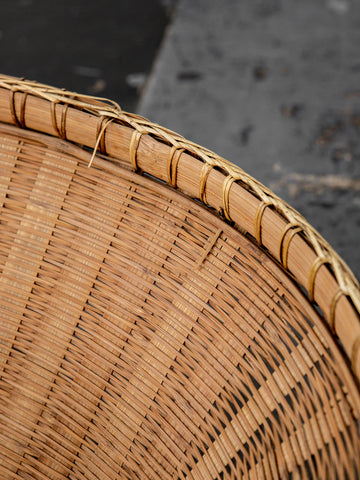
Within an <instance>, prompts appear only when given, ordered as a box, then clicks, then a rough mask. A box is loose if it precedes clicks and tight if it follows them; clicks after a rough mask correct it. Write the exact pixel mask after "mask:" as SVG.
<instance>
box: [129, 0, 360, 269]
mask: <svg viewBox="0 0 360 480" xmlns="http://www.w3.org/2000/svg"><path fill="white" fill-rule="evenodd" d="M359 52H360V2H358V1H357V0H318V1H314V0H302V1H301V2H299V1H297V0H266V1H265V0H262V1H261V0H241V1H239V0H222V1H221V2H219V1H218V0H179V2H178V7H177V9H176V12H175V15H174V20H173V23H172V25H171V28H170V29H169V30H168V33H167V35H166V37H165V39H164V41H163V43H162V48H161V51H160V53H159V55H158V58H157V60H156V62H155V64H154V68H153V73H152V75H151V77H150V81H149V82H148V84H147V88H146V90H145V92H144V94H143V96H142V99H141V101H140V104H139V107H138V112H139V113H140V114H143V115H145V116H146V117H149V118H150V119H151V120H152V121H154V122H157V123H160V124H162V125H165V126H167V127H168V128H170V129H173V130H175V131H177V132H179V133H181V134H183V135H184V136H185V137H187V138H189V139H191V140H193V141H195V142H197V143H200V144H202V145H204V146H206V147H208V148H210V149H212V150H214V151H215V152H216V153H218V154H219V155H221V156H224V157H226V158H227V159H228V160H230V161H232V162H234V163H236V164H238V165H239V166H240V167H242V168H243V169H244V170H246V171H247V172H248V173H250V174H252V175H253V176H254V177H256V178H257V179H258V180H260V181H261V182H262V183H264V184H266V185H267V186H269V187H270V188H271V189H272V190H274V191H275V192H276V193H277V194H278V195H280V196H281V197H282V198H284V199H285V200H286V201H288V202H289V203H290V204H291V205H292V206H294V207H295V208H296V209H298V210H299V211H300V212H301V213H302V214H303V215H305V217H306V218H307V219H308V221H309V222H310V223H311V224H313V225H314V226H315V228H317V229H318V230H319V231H320V232H321V233H322V235H323V236H324V237H325V238H326V239H327V240H328V241H329V242H330V243H331V244H332V246H333V247H334V248H335V249H336V250H337V251H338V253H340V255H341V256H343V258H344V259H345V261H346V262H347V263H348V264H349V265H350V267H351V268H352V269H353V271H354V273H355V274H356V275H357V277H358V278H360V53H359Z"/></svg>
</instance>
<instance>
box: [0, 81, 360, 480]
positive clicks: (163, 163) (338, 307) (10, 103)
mask: <svg viewBox="0 0 360 480" xmlns="http://www.w3.org/2000/svg"><path fill="white" fill-rule="evenodd" d="M0 172H1V175H0V477H1V478H4V479H37V480H45V479H56V480H62V479H66V478H69V479H73V480H75V479H86V480H110V479H111V480H115V479H164V480H166V479H196V480H200V479H242V478H244V479H300V478H301V479H311V478H312V479H339V480H342V479H359V478H360V433H359V428H360V426H359V415H360V390H359V379H360V351H359V350H360V320H359V311H360V295H359V286H358V283H357V281H356V280H355V278H354V277H353V275H352V273H351V272H350V270H349V269H348V267H347V266H346V265H345V264H344V263H343V262H342V260H341V259H340V258H339V257H338V256H337V255H336V254H335V253H334V252H333V250H332V249H331V247H329V245H328V244H327V243H326V242H325V241H324V240H323V239H322V238H321V237H320V236H319V234H318V233H317V232H316V231H314V229H313V228H312V227H311V226H310V225H309V224H308V223H307V222H306V221H305V220H304V219H303V218H302V217H301V216H300V215H299V214H298V213H297V212H295V211H294V210H292V209H291V208H290V207H289V206H288V205H286V204H285V203H283V202H282V201H281V200H280V199H278V198H277V197H276V196H275V195H274V194H273V193H272V192H271V191H269V190H267V189H266V188H265V187H263V186H262V185H260V184H259V183H257V182H256V181H255V180H254V179H252V178H250V177H249V176H248V175H246V174H245V173H244V172H243V171H242V170H240V169H239V168H237V167H235V166H233V165H232V164H230V163H228V162H226V161H225V160H222V159H220V158H219V157H217V156H216V155H215V154H213V153H211V152H209V151H207V150H205V149H203V148H201V147H199V146H197V145H194V144H192V143H190V142H188V141H186V140H185V139H183V138H181V137H180V136H178V135H176V134H174V133H172V132H170V131H168V130H166V129H164V128H161V127H159V126H157V125H154V124H151V123H150V122H148V121H147V120H145V119H143V118H140V117H137V116H135V115H131V114H126V113H124V112H123V111H121V109H120V107H119V106H118V105H116V104H115V103H113V102H109V101H104V100H99V99H95V98H89V97H84V96H79V95H76V94H72V93H69V92H65V91H62V90H57V89H54V88H51V87H46V86H44V85H40V84H36V83H34V82H26V81H22V80H19V79H15V78H11V77H5V76H0Z"/></svg>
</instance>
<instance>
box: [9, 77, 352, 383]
mask: <svg viewBox="0 0 360 480" xmlns="http://www.w3.org/2000/svg"><path fill="white" fill-rule="evenodd" d="M0 121H1V122H4V123H9V124H13V125H15V126H17V127H19V128H26V129H29V130H35V131H38V132H42V133H46V134H49V135H52V136H54V137H59V138H61V139H63V140H67V141H70V142H71V143H75V144H76V143H77V144H81V145H84V146H86V147H88V148H91V149H92V150H93V155H92V157H91V161H90V163H89V167H90V166H91V164H92V162H93V161H95V155H96V153H97V152H98V151H99V152H100V153H102V154H104V155H109V156H111V158H112V159H115V160H116V159H117V160H121V161H125V162H126V164H127V166H129V167H130V168H132V169H133V170H135V171H136V172H138V173H139V174H148V175H151V176H152V177H155V178H157V179H158V180H161V181H165V182H167V183H168V184H169V185H170V186H171V187H173V188H177V189H178V190H179V191H181V192H182V193H185V194H186V195H188V196H191V197H192V198H196V199H197V200H199V201H200V202H201V203H202V204H204V205H206V206H207V207H211V208H213V209H215V210H216V211H218V212H219V213H220V214H221V215H222V217H223V218H224V220H226V221H228V222H231V223H232V224H233V226H234V227H235V228H237V229H238V230H239V231H240V232H241V233H243V234H246V235H247V236H248V237H250V238H251V239H252V241H253V242H254V243H255V244H257V245H258V247H259V248H262V249H263V250H265V251H266V252H267V254H268V255H269V256H270V257H271V258H272V259H273V260H274V261H275V262H276V263H277V264H279V263H280V264H281V265H282V267H283V269H284V270H285V271H286V272H287V273H288V275H290V276H291V277H292V278H293V279H294V280H295V281H296V282H297V283H298V284H299V285H300V286H302V287H303V288H304V289H305V291H306V292H307V294H308V296H309V299H310V301H311V302H313V303H315V304H317V305H318V307H320V309H321V311H322V313H323V317H324V319H325V320H326V322H327V323H328V325H329V328H330V329H331V330H332V333H333V336H335V338H337V339H338V340H339V341H340V342H341V344H342V347H343V349H344V350H345V352H346V354H347V357H348V359H349V362H350V364H351V369H352V371H353V373H354V375H355V377H356V379H357V381H358V382H360V287H359V283H358V281H357V279H356V278H355V276H354V274H353V273H352V271H351V270H350V268H349V267H348V266H347V265H346V263H345V262H344V261H343V260H342V258H340V256H339V255H338V254H337V253H336V252H335V251H334V250H333V248H332V247H331V246H330V245H329V244H328V243H327V242H326V240H324V238H323V237H322V236H321V235H320V234H319V233H318V232H317V231H316V230H315V229H314V228H313V227H312V226H311V225H310V224H309V223H308V222H307V221H306V219H305V218H304V217H302V216H301V215H300V213H298V212H297V211H296V210H294V209H293V208H292V207H291V206H289V205H288V204H287V203H285V202H284V201H283V200H281V199H280V198H279V197H278V196H277V195H276V194H274V193H273V192H272V191H271V190H270V189H268V188H267V187H265V186H264V185H262V184H261V183H260V182H258V181H257V180H256V179H254V178H253V177H251V176H250V175H248V174H247V173H245V172H244V171H243V170H242V169H241V168H239V167H237V166H235V165H233V164H232V163H230V162H228V161H227V160H224V159H223V158H221V157H219V156H218V155H216V154H215V153H213V152H211V151H209V150H207V149H206V148H203V147H201V146H199V145H197V144H195V143H193V142H190V141H188V140H186V139H185V138H183V137H182V136H180V135H178V134H177V133H174V132H172V131H170V130H168V129H166V128H163V127H161V126H159V125H157V124H155V123H152V122H151V121H149V120H147V119H145V118H143V117H141V116H139V115H136V114H131V113H127V112H124V111H123V110H122V109H121V108H120V106H119V105H118V104H117V103H116V102H114V101H111V100H107V99H103V98H99V97H93V96H87V95H79V94H77V93H73V92H68V91H66V90H63V89H59V88H55V87H50V86H47V85H43V84H40V83H37V82H34V81H27V80H24V79H19V78H15V77H10V76H7V75H0ZM157 149H158V150H159V152H157V151H156V150H157ZM189 167H190V169H193V170H191V175H190V177H189V173H187V170H188V169H189ZM358 385H359V383H358Z"/></svg>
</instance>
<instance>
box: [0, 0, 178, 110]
mask: <svg viewBox="0 0 360 480" xmlns="http://www.w3.org/2000/svg"><path fill="white" fill-rule="evenodd" d="M171 5H172V2H171V1H169V0H168V1H166V0H101V1H99V0H87V1H83V0H60V1H53V0H1V1H0V71H1V72H2V73H6V74H8V75H15V76H19V77H25V78H27V79H30V80H37V81H39V82H42V83H47V84H49V85H54V86H58V87H61V88H62V87H65V88H67V89H68V90H72V91H76V92H81V93H86V94H89V95H96V96H102V97H107V98H111V99H113V100H116V101H118V102H119V103H120V105H121V106H122V107H123V108H124V109H127V110H130V111H133V110H134V109H135V108H136V103H137V101H138V98H139V91H140V90H141V87H142V85H143V83H144V82H145V81H146V77H147V74H148V73H149V71H150V70H151V66H152V62H153V59H154V56H155V54H156V51H157V49H158V47H159V44H160V42H161V39H162V37H163V33H164V29H165V28H166V25H167V24H168V22H169V18H170V15H171Z"/></svg>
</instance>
